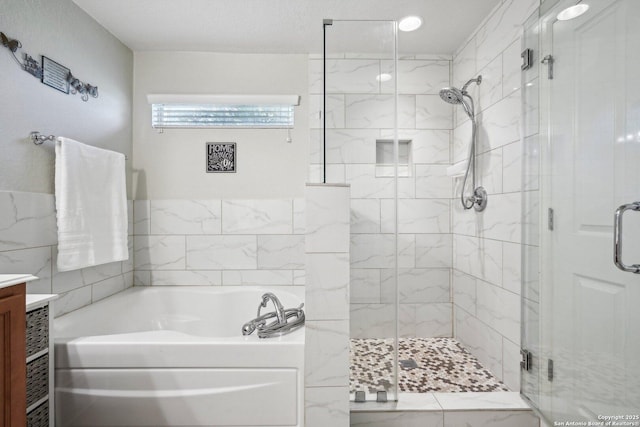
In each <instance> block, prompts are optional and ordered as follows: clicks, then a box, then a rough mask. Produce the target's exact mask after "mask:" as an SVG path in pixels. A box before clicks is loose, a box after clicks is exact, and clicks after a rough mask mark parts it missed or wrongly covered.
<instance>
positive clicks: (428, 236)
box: [310, 19, 508, 402]
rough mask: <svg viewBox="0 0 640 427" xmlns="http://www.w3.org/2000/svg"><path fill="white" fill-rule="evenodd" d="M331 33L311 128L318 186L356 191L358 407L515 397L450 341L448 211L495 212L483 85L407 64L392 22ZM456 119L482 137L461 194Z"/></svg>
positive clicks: (316, 79) (332, 27)
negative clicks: (481, 150) (485, 154)
mask: <svg viewBox="0 0 640 427" xmlns="http://www.w3.org/2000/svg"><path fill="white" fill-rule="evenodd" d="M323 31H324V42H325V43H324V53H323V55H322V56H321V57H316V58H312V59H311V65H310V87H311V96H312V99H311V102H312V106H315V108H312V110H313V111H319V113H320V114H318V116H316V117H312V120H311V128H312V133H311V136H312V137H311V159H312V161H311V169H310V177H311V179H312V182H326V183H347V184H349V185H350V190H351V200H350V201H351V236H350V239H351V242H350V267H351V268H350V366H349V369H350V395H351V400H352V401H355V402H367V401H378V402H380V401H392V400H397V399H398V395H399V393H402V392H414V393H416V392H417V393H427V392H463V391H507V390H508V388H507V387H506V386H505V385H504V384H503V383H502V382H501V381H499V380H498V379H497V378H496V377H495V376H494V375H492V373H491V372H490V371H489V370H488V369H487V368H486V367H484V366H482V365H481V364H480V363H479V362H478V360H477V359H476V358H475V357H474V356H473V355H472V354H471V353H469V352H468V351H467V350H466V348H465V347H464V346H462V345H461V344H460V343H459V342H457V341H456V340H454V339H453V336H454V320H453V319H454V316H453V302H452V285H451V282H452V271H453V256H452V249H453V238H452V222H451V218H452V216H453V209H452V206H453V204H457V205H460V204H461V202H462V205H463V206H464V208H465V209H470V208H472V207H474V208H475V209H472V212H478V211H482V210H483V209H484V208H485V207H486V206H487V196H486V192H485V191H484V189H483V188H482V187H480V186H477V184H476V168H475V157H476V151H475V150H476V144H475V142H476V136H475V128H476V124H475V111H474V108H475V107H474V99H473V97H472V95H471V94H470V93H469V92H468V91H467V89H468V88H469V87H470V86H476V85H478V84H480V83H481V80H482V78H481V76H478V75H476V76H473V78H472V79H471V80H469V81H468V82H467V83H466V84H465V82H464V81H463V82H456V83H460V85H461V89H456V88H455V87H453V86H454V85H453V84H452V81H451V80H452V79H451V72H452V70H451V58H447V57H442V56H440V55H404V54H400V53H399V51H398V32H397V24H396V22H395V21H352V20H328V19H327V20H325V21H324V25H323ZM469 77H472V76H469ZM465 81H466V80H465ZM455 109H459V110H460V114H465V113H466V114H467V115H468V118H469V120H471V121H472V122H473V124H474V125H473V129H474V132H473V134H472V135H470V136H471V138H470V140H469V141H466V142H465V149H466V147H468V151H467V153H468V155H469V157H468V160H467V166H466V179H464V185H462V186H460V184H459V185H458V187H459V188H455V189H454V180H453V179H452V178H451V177H449V176H447V168H448V167H449V166H450V165H451V163H452V160H453V154H452V151H453V148H452V129H453V123H454V120H453V118H454V111H455ZM458 181H459V182H460V183H462V181H463V180H462V179H459V180H458ZM489 203H490V202H489Z"/></svg>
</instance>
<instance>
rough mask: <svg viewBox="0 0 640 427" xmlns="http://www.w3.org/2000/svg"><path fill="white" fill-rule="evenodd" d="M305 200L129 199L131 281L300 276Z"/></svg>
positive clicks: (297, 281)
mask: <svg viewBox="0 0 640 427" xmlns="http://www.w3.org/2000/svg"><path fill="white" fill-rule="evenodd" d="M304 204H305V202H304V199H244V200H136V201H134V226H133V229H134V237H133V241H134V259H135V277H134V283H135V285H139V286H149V285H154V286H161V285H201V286H219V285H229V286H236V285H270V286H296V285H304V282H305V271H304V269H305V259H304V244H305V243H304V242H305V236H304V232H305V224H304V223H305V218H304Z"/></svg>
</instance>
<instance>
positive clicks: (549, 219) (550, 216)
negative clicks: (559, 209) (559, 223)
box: [547, 208, 553, 231]
mask: <svg viewBox="0 0 640 427" xmlns="http://www.w3.org/2000/svg"><path fill="white" fill-rule="evenodd" d="M547 227H548V228H549V230H551V231H553V208H549V211H548V214H547Z"/></svg>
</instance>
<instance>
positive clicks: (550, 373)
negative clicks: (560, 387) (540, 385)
mask: <svg viewBox="0 0 640 427" xmlns="http://www.w3.org/2000/svg"><path fill="white" fill-rule="evenodd" d="M547 379H548V380H549V381H553V359H549V361H548V362H547Z"/></svg>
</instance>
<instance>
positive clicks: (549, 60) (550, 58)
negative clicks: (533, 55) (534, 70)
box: [540, 55, 555, 80]
mask: <svg viewBox="0 0 640 427" xmlns="http://www.w3.org/2000/svg"><path fill="white" fill-rule="evenodd" d="M540 62H541V63H543V64H547V68H548V70H549V72H548V74H547V75H548V76H549V80H553V63H554V62H555V58H554V57H553V55H547V56H545V57H544V58H542V61H540Z"/></svg>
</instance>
